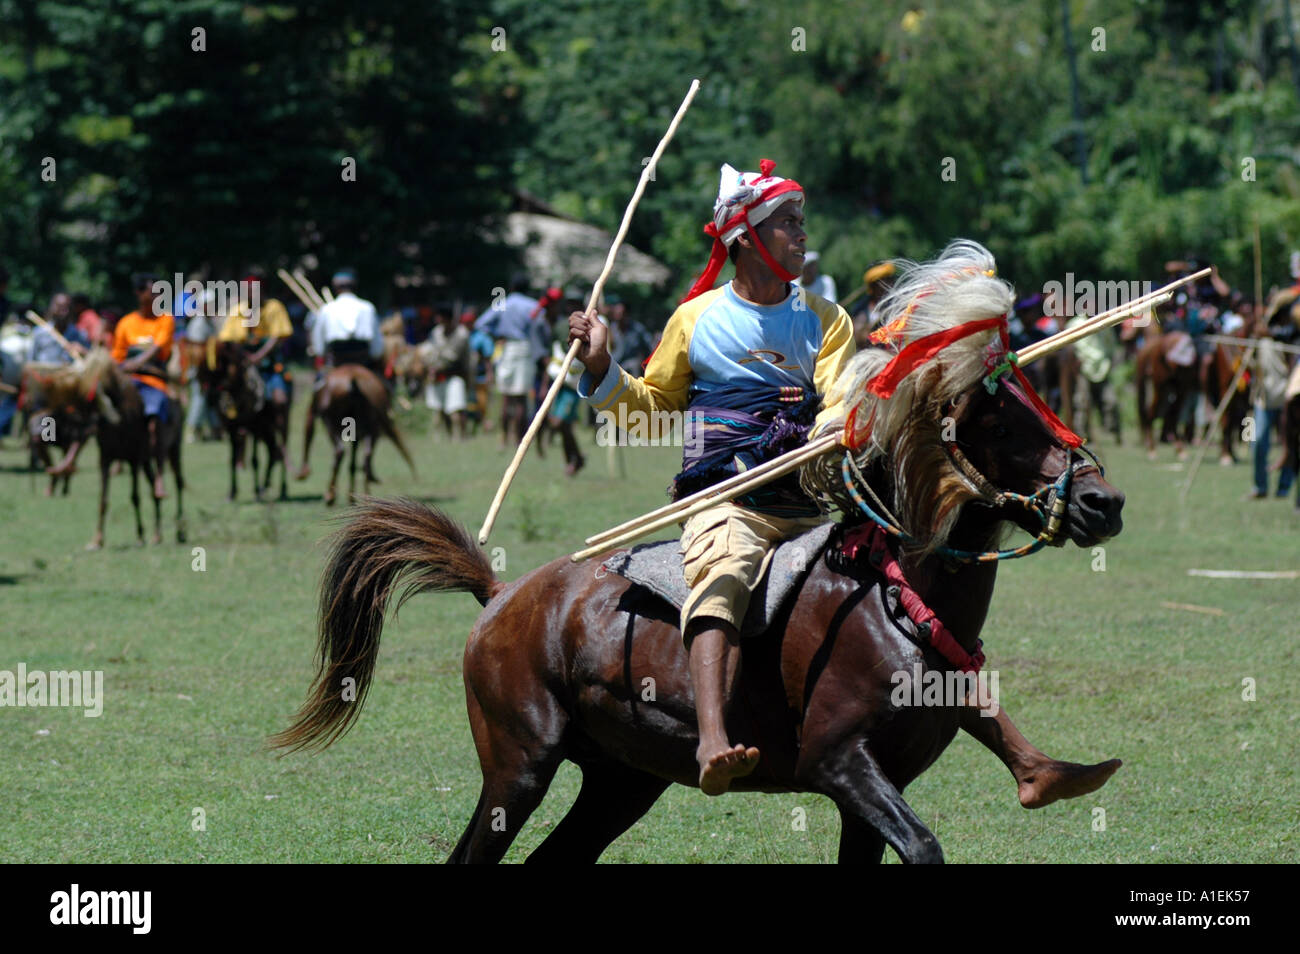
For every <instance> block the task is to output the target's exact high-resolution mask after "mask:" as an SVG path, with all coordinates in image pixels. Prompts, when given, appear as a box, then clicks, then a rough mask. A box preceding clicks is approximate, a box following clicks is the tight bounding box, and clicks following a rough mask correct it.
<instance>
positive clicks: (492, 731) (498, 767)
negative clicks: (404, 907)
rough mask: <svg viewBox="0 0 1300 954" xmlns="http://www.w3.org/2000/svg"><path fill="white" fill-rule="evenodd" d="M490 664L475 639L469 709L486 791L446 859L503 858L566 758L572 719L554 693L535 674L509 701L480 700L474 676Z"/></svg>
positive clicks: (468, 659) (468, 672)
mask: <svg viewBox="0 0 1300 954" xmlns="http://www.w3.org/2000/svg"><path fill="white" fill-rule="evenodd" d="M487 665H488V664H487V663H484V662H483V661H482V660H480V659H478V658H476V656H475V654H474V652H473V644H471V646H470V647H469V648H467V649H466V655H465V708H466V709H467V710H468V715H469V724H470V731H471V732H472V733H473V735H474V747H475V749H476V750H477V751H478V761H479V767H480V769H482V772H483V790H482V792H481V793H480V794H479V799H478V806H477V807H476V808H475V809H474V817H473V818H471V819H470V823H469V827H467V828H466V829H465V833H464V834H463V835H461V837H460V841H459V842H457V844H456V849H455V851H453V852H452V854H451V857H450V858H448V859H447V861H448V863H454V864H482V863H494V862H497V861H500V860H501V859H502V858H503V857H504V856H505V853H506V850H507V849H508V848H509V847H510V845H511V843H512V842H513V841H514V840H515V837H516V836H517V835H518V834H519V832H520V830H521V829H522V828H523V827H524V823H525V822H527V821H528V817H529V816H530V815H531V814H532V813H533V810H534V809H536V808H537V806H538V805H540V804H541V801H542V798H543V797H544V796H545V795H546V790H547V789H548V788H549V787H550V785H551V779H553V778H554V777H555V770H556V769H557V768H559V767H560V762H562V761H563V760H564V748H563V738H564V732H565V729H566V728H567V727H568V722H569V720H568V715H567V713H565V711H564V709H563V708H562V707H561V706H560V703H559V702H558V701H557V700H556V698H555V697H554V696H553V695H552V694H551V692H550V691H549V690H548V689H547V688H546V686H545V685H543V684H542V682H541V681H539V680H538V679H537V678H535V677H534V678H525V679H524V680H523V681H522V682H521V683H519V684H517V685H512V686H511V688H510V690H509V692H510V693H511V694H512V696H513V697H512V698H510V699H508V700H507V699H502V698H490V699H485V700H483V701H480V697H479V694H478V692H477V691H476V689H475V676H476V674H477V673H480V672H483V671H484V667H485V666H487ZM492 665H493V666H494V667H495V663H493V664H492ZM499 675H500V674H499V673H496V672H493V675H492V676H491V677H490V678H491V680H492V683H493V684H494V685H493V688H500V686H499ZM484 703H487V705H486V706H485V705H484ZM494 713H495V715H494ZM579 797H581V796H579Z"/></svg>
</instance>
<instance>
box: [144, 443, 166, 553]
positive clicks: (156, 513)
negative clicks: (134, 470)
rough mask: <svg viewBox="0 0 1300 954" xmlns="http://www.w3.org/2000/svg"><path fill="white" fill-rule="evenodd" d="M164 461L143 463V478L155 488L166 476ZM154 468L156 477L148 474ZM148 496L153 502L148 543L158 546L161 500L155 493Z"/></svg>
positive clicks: (160, 541) (160, 526)
mask: <svg viewBox="0 0 1300 954" xmlns="http://www.w3.org/2000/svg"><path fill="white" fill-rule="evenodd" d="M159 440H162V438H161V437H159ZM165 460H166V457H165V456H164V457H162V458H161V459H159V460H158V461H156V462H153V461H146V462H145V471H144V472H145V476H146V477H150V478H151V479H152V480H153V484H154V486H155V487H156V486H158V485H159V484H161V483H162V481H163V478H164V477H165V476H166V474H165V473H164V472H163V461H165ZM154 467H157V471H156V474H157V476H156V477H153V476H152V475H151V474H150V473H149V471H150V470H151V469H153V468H154ZM149 496H150V498H151V499H152V500H153V539H151V540H150V541H149V542H150V543H154V544H158V543H162V498H161V497H159V496H158V495H157V494H156V493H155V494H150V495H149ZM141 536H144V534H143V533H141Z"/></svg>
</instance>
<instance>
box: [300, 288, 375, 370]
mask: <svg viewBox="0 0 1300 954" xmlns="http://www.w3.org/2000/svg"><path fill="white" fill-rule="evenodd" d="M351 338H356V339H360V340H361V341H369V342H370V357H372V358H378V357H380V356H381V355H383V353H384V335H383V332H381V331H380V330H379V313H378V312H377V311H375V306H374V305H372V304H371V303H370V302H368V301H366V300H365V299H364V298H358V297H357V296H356V295H354V294H352V292H350V291H345V292H341V293H340V294H339V296H338V297H337V298H335V299H334V300H333V301H331V302H327V303H326V304H325V307H324V308H322V309H321V310H320V311H319V312H318V313H317V314H316V316H315V321H313V322H312V328H311V343H312V349H313V350H314V351H315V352H316V353H317V354H324V353H325V350H326V348H327V347H328V346H329V343H330V342H331V341H346V340H348V339H351Z"/></svg>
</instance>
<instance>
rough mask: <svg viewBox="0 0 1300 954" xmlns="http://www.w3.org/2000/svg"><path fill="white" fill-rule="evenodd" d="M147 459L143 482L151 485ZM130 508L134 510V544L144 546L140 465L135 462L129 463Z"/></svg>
mask: <svg viewBox="0 0 1300 954" xmlns="http://www.w3.org/2000/svg"><path fill="white" fill-rule="evenodd" d="M150 470H151V468H150V466H149V459H148V458H147V457H146V458H145V463H144V477H145V480H147V481H149V482H150V484H152V483H153V474H152V473H150ZM131 506H132V507H134V508H135V537H136V542H138V543H140V544H142V545H143V544H144V520H143V519H142V518H141V516H140V465H139V464H138V463H137V462H136V461H131Z"/></svg>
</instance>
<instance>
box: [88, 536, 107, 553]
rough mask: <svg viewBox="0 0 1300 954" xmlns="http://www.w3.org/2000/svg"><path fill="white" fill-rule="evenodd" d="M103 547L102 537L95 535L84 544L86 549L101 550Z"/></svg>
mask: <svg viewBox="0 0 1300 954" xmlns="http://www.w3.org/2000/svg"><path fill="white" fill-rule="evenodd" d="M103 548H104V538H103V537H95V539H93V540H91V541H90V542H89V543H87V544H86V549H87V550H102V549H103Z"/></svg>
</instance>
